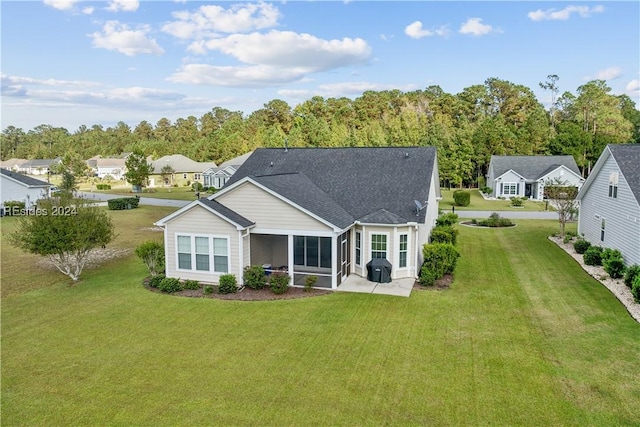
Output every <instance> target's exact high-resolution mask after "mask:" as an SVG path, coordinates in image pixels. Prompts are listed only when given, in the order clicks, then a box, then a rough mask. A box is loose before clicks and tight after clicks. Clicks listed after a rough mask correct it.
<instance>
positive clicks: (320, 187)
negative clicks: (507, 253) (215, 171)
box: [156, 147, 441, 289]
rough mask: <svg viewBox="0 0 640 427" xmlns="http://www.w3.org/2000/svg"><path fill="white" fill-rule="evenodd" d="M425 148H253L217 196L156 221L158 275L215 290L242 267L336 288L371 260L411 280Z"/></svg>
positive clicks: (429, 184) (419, 236) (432, 155)
mask: <svg viewBox="0 0 640 427" xmlns="http://www.w3.org/2000/svg"><path fill="white" fill-rule="evenodd" d="M440 198H441V196H440V188H439V178H438V164H437V156H436V149H435V148H434V147H408V148H407V147H402V148H400V147H385V148H293V149H288V150H286V149H267V148H263V149H257V150H256V151H255V152H254V153H253V154H252V155H251V156H250V157H249V158H248V159H247V160H246V161H245V163H244V164H243V165H242V166H241V167H240V168H239V169H238V170H237V171H236V172H235V173H234V174H233V176H231V178H230V179H229V181H228V182H227V184H226V185H225V186H224V188H223V189H221V190H220V191H218V192H217V193H215V194H214V195H212V196H209V197H208V198H207V199H200V200H196V201H194V202H192V203H191V204H189V205H187V206H185V207H183V208H181V209H180V210H178V211H176V212H174V213H173V214H171V215H169V216H167V217H165V218H163V219H161V220H160V221H158V222H157V223H156V225H159V226H162V227H164V233H165V239H164V241H165V253H166V274H167V276H169V277H179V278H182V279H194V280H198V281H200V282H204V283H217V282H218V279H219V277H220V275H221V274H224V273H232V274H234V275H235V276H236V277H237V278H238V281H239V282H242V271H243V268H244V267H245V266H248V265H264V266H266V267H269V266H271V267H272V268H273V269H286V270H287V271H288V274H289V275H290V276H291V277H292V278H293V284H294V285H303V284H304V282H305V278H306V277H308V276H310V275H313V276H316V277H318V281H317V283H316V286H319V287H327V288H333V289H335V288H337V287H338V285H340V284H341V283H342V281H343V280H345V279H346V278H347V276H349V275H351V274H355V275H358V276H362V277H366V276H367V268H366V265H367V263H368V262H369V261H371V260H372V259H373V258H385V259H387V260H388V261H389V262H390V263H391V265H392V273H391V276H392V278H393V279H396V278H413V277H416V276H417V275H418V274H419V270H420V266H421V265H422V245H423V244H425V243H427V241H428V237H429V234H430V231H431V228H432V227H433V226H434V224H435V220H436V218H437V216H438V201H439V200H440Z"/></svg>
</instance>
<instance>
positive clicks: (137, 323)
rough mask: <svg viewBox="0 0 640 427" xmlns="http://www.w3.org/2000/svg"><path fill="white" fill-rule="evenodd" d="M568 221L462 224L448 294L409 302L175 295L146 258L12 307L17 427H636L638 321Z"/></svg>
mask: <svg viewBox="0 0 640 427" xmlns="http://www.w3.org/2000/svg"><path fill="white" fill-rule="evenodd" d="M556 227H557V225H556V223H555V222H544V221H538V222H536V221H522V222H521V223H520V224H519V226H518V227H517V228H515V229H508V230H473V229H468V228H462V227H461V233H460V243H459V246H460V249H461V252H462V258H461V259H460V262H459V267H458V270H457V272H456V280H455V282H454V284H453V286H452V288H451V289H449V290H447V291H420V292H414V293H413V295H412V296H411V298H408V299H407V298H396V297H388V296H377V295H365V294H347V293H337V294H334V295H330V296H323V297H316V298H306V299H300V300H288V301H268V302H232V301H217V300H208V299H207V300H205V299H188V298H177V297H169V296H165V295H159V294H154V293H151V292H148V291H146V290H144V289H143V288H142V287H141V285H140V281H141V280H142V278H143V277H144V275H145V271H144V267H143V266H142V265H141V264H140V263H139V261H138V260H136V259H135V258H134V257H133V256H131V257H129V258H127V259H125V260H123V261H118V262H117V263H116V264H114V265H113V266H111V268H109V269H98V270H92V271H90V272H88V274H87V275H86V276H85V279H84V281H83V283H82V284H80V285H79V286H76V287H66V286H61V287H50V288H46V289H44V290H38V291H34V292H31V293H27V294H23V295H19V296H14V297H12V298H10V299H8V300H6V301H3V310H2V320H3V322H2V332H3V333H2V361H3V363H2V380H3V381H2V418H3V424H6V425H36V424H37V425H66V424H74V425H123V424H125V425H298V426H299V425H380V424H386V425H425V424H428V425H634V423H636V421H637V418H635V412H634V411H635V408H636V405H637V401H636V398H637V395H638V392H639V391H640V388H639V387H638V382H637V381H638V380H637V378H636V377H635V373H636V372H637V367H635V365H634V363H636V362H635V361H637V360H638V357H640V348H638V343H640V327H638V325H637V323H635V322H633V321H630V320H629V319H630V318H629V317H628V315H626V312H624V310H623V309H621V308H620V307H619V303H617V301H616V300H615V299H614V298H613V297H612V296H611V295H610V294H608V292H607V291H606V290H605V291H603V290H602V288H601V286H600V285H599V284H597V282H596V283H592V282H590V281H589V280H590V279H589V278H588V276H586V275H585V274H584V273H583V272H581V269H580V268H579V267H577V269H575V267H576V265H575V262H574V261H573V260H570V259H568V257H566V255H564V254H563V253H561V252H557V251H556V249H557V248H554V247H553V246H552V245H548V244H549V243H550V242H548V240H547V239H546V236H547V235H548V234H549V233H550V232H552V231H553V230H554V229H555V228H556ZM558 282H559V283H561V284H560V285H558V284H557V283H558ZM594 282H595V281H594ZM565 324H566V329H567V332H566V333H565V332H564V328H565ZM594 345H595V346H597V349H596V350H595V352H594V351H593V350H592V351H589V350H591V347H592V346H594ZM594 353H595V354H594ZM620 358H623V360H622V362H621V361H620ZM600 362H602V363H600Z"/></svg>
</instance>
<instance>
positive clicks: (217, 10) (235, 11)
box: [162, 3, 280, 39]
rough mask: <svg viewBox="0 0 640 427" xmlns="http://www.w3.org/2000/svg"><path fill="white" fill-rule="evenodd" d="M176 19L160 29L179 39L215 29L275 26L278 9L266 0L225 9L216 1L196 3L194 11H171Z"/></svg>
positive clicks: (233, 30) (231, 30) (238, 30)
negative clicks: (214, 2)
mask: <svg viewBox="0 0 640 427" xmlns="http://www.w3.org/2000/svg"><path fill="white" fill-rule="evenodd" d="M173 17H174V18H175V19H176V20H175V21H173V22H169V23H167V24H165V25H164V26H163V27H162V31H164V32H166V33H169V34H171V35H173V36H175V37H178V38H180V39H200V38H203V37H211V36H215V35H216V34H217V33H227V34H231V33H246V32H249V31H254V30H261V29H265V28H271V27H275V26H276V25H277V24H278V19H279V18H280V12H279V10H278V9H277V8H276V7H275V6H273V5H271V4H266V3H257V4H236V5H232V6H230V7H229V8H228V9H225V8H223V7H221V6H216V5H205V6H200V7H199V8H198V9H197V10H196V11H195V12H188V11H179V12H174V13H173Z"/></svg>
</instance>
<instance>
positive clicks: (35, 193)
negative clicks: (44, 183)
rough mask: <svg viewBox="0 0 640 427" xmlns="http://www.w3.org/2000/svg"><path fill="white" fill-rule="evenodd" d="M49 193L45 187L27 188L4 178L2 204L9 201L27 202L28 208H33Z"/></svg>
mask: <svg viewBox="0 0 640 427" xmlns="http://www.w3.org/2000/svg"><path fill="white" fill-rule="evenodd" d="M48 192H49V190H48V188H44V187H27V186H26V185H21V184H18V183H17V182H15V181H13V180H11V179H9V178H5V177H4V176H3V177H2V192H1V193H0V195H1V196H2V203H1V204H4V203H5V202H8V201H19V202H25V206H26V207H31V206H32V205H33V204H35V203H36V202H37V201H38V200H39V199H41V198H43V197H46V195H47V193H48Z"/></svg>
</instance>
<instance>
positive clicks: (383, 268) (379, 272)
mask: <svg viewBox="0 0 640 427" xmlns="http://www.w3.org/2000/svg"><path fill="white" fill-rule="evenodd" d="M367 280H369V281H370V282H378V283H389V282H391V263H390V262H389V261H387V260H386V259H384V258H374V259H372V260H371V261H369V262H368V263H367Z"/></svg>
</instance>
